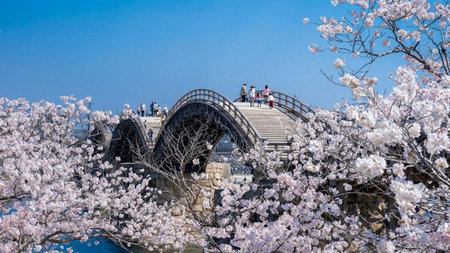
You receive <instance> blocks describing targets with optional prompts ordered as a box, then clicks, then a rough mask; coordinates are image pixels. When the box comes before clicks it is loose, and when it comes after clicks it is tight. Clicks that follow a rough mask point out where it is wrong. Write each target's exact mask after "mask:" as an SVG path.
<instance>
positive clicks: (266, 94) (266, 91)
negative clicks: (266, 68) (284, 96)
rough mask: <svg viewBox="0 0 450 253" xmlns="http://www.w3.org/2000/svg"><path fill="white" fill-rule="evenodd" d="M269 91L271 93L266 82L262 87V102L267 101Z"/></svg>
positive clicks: (265, 102)
mask: <svg viewBox="0 0 450 253" xmlns="http://www.w3.org/2000/svg"><path fill="white" fill-rule="evenodd" d="M270 93H271V91H270V89H269V85H267V84H266V86H265V87H264V91H263V96H264V104H267V102H268V101H269V94H270Z"/></svg>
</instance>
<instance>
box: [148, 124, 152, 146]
mask: <svg viewBox="0 0 450 253" xmlns="http://www.w3.org/2000/svg"><path fill="white" fill-rule="evenodd" d="M148 137H149V138H150V142H151V143H153V130H152V129H151V128H149V129H148Z"/></svg>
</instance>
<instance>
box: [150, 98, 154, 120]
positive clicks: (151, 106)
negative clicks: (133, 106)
mask: <svg viewBox="0 0 450 253" xmlns="http://www.w3.org/2000/svg"><path fill="white" fill-rule="evenodd" d="M154 105H155V102H153V101H152V103H151V104H150V106H149V107H150V116H151V117H153V114H154V113H155V107H154Z"/></svg>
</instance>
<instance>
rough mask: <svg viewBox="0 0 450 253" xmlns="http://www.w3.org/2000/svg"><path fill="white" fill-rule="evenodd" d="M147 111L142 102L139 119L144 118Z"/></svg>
mask: <svg viewBox="0 0 450 253" xmlns="http://www.w3.org/2000/svg"><path fill="white" fill-rule="evenodd" d="M146 110H147V106H145V104H144V101H142V103H141V117H145V111H146Z"/></svg>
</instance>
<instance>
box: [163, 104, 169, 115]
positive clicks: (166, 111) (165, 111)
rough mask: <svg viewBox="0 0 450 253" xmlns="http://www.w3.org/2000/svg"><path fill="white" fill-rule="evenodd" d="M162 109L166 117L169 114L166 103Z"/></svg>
mask: <svg viewBox="0 0 450 253" xmlns="http://www.w3.org/2000/svg"><path fill="white" fill-rule="evenodd" d="M163 110H164V116H165V117H166V118H167V115H169V108H168V107H167V105H165V106H164V108H163Z"/></svg>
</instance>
